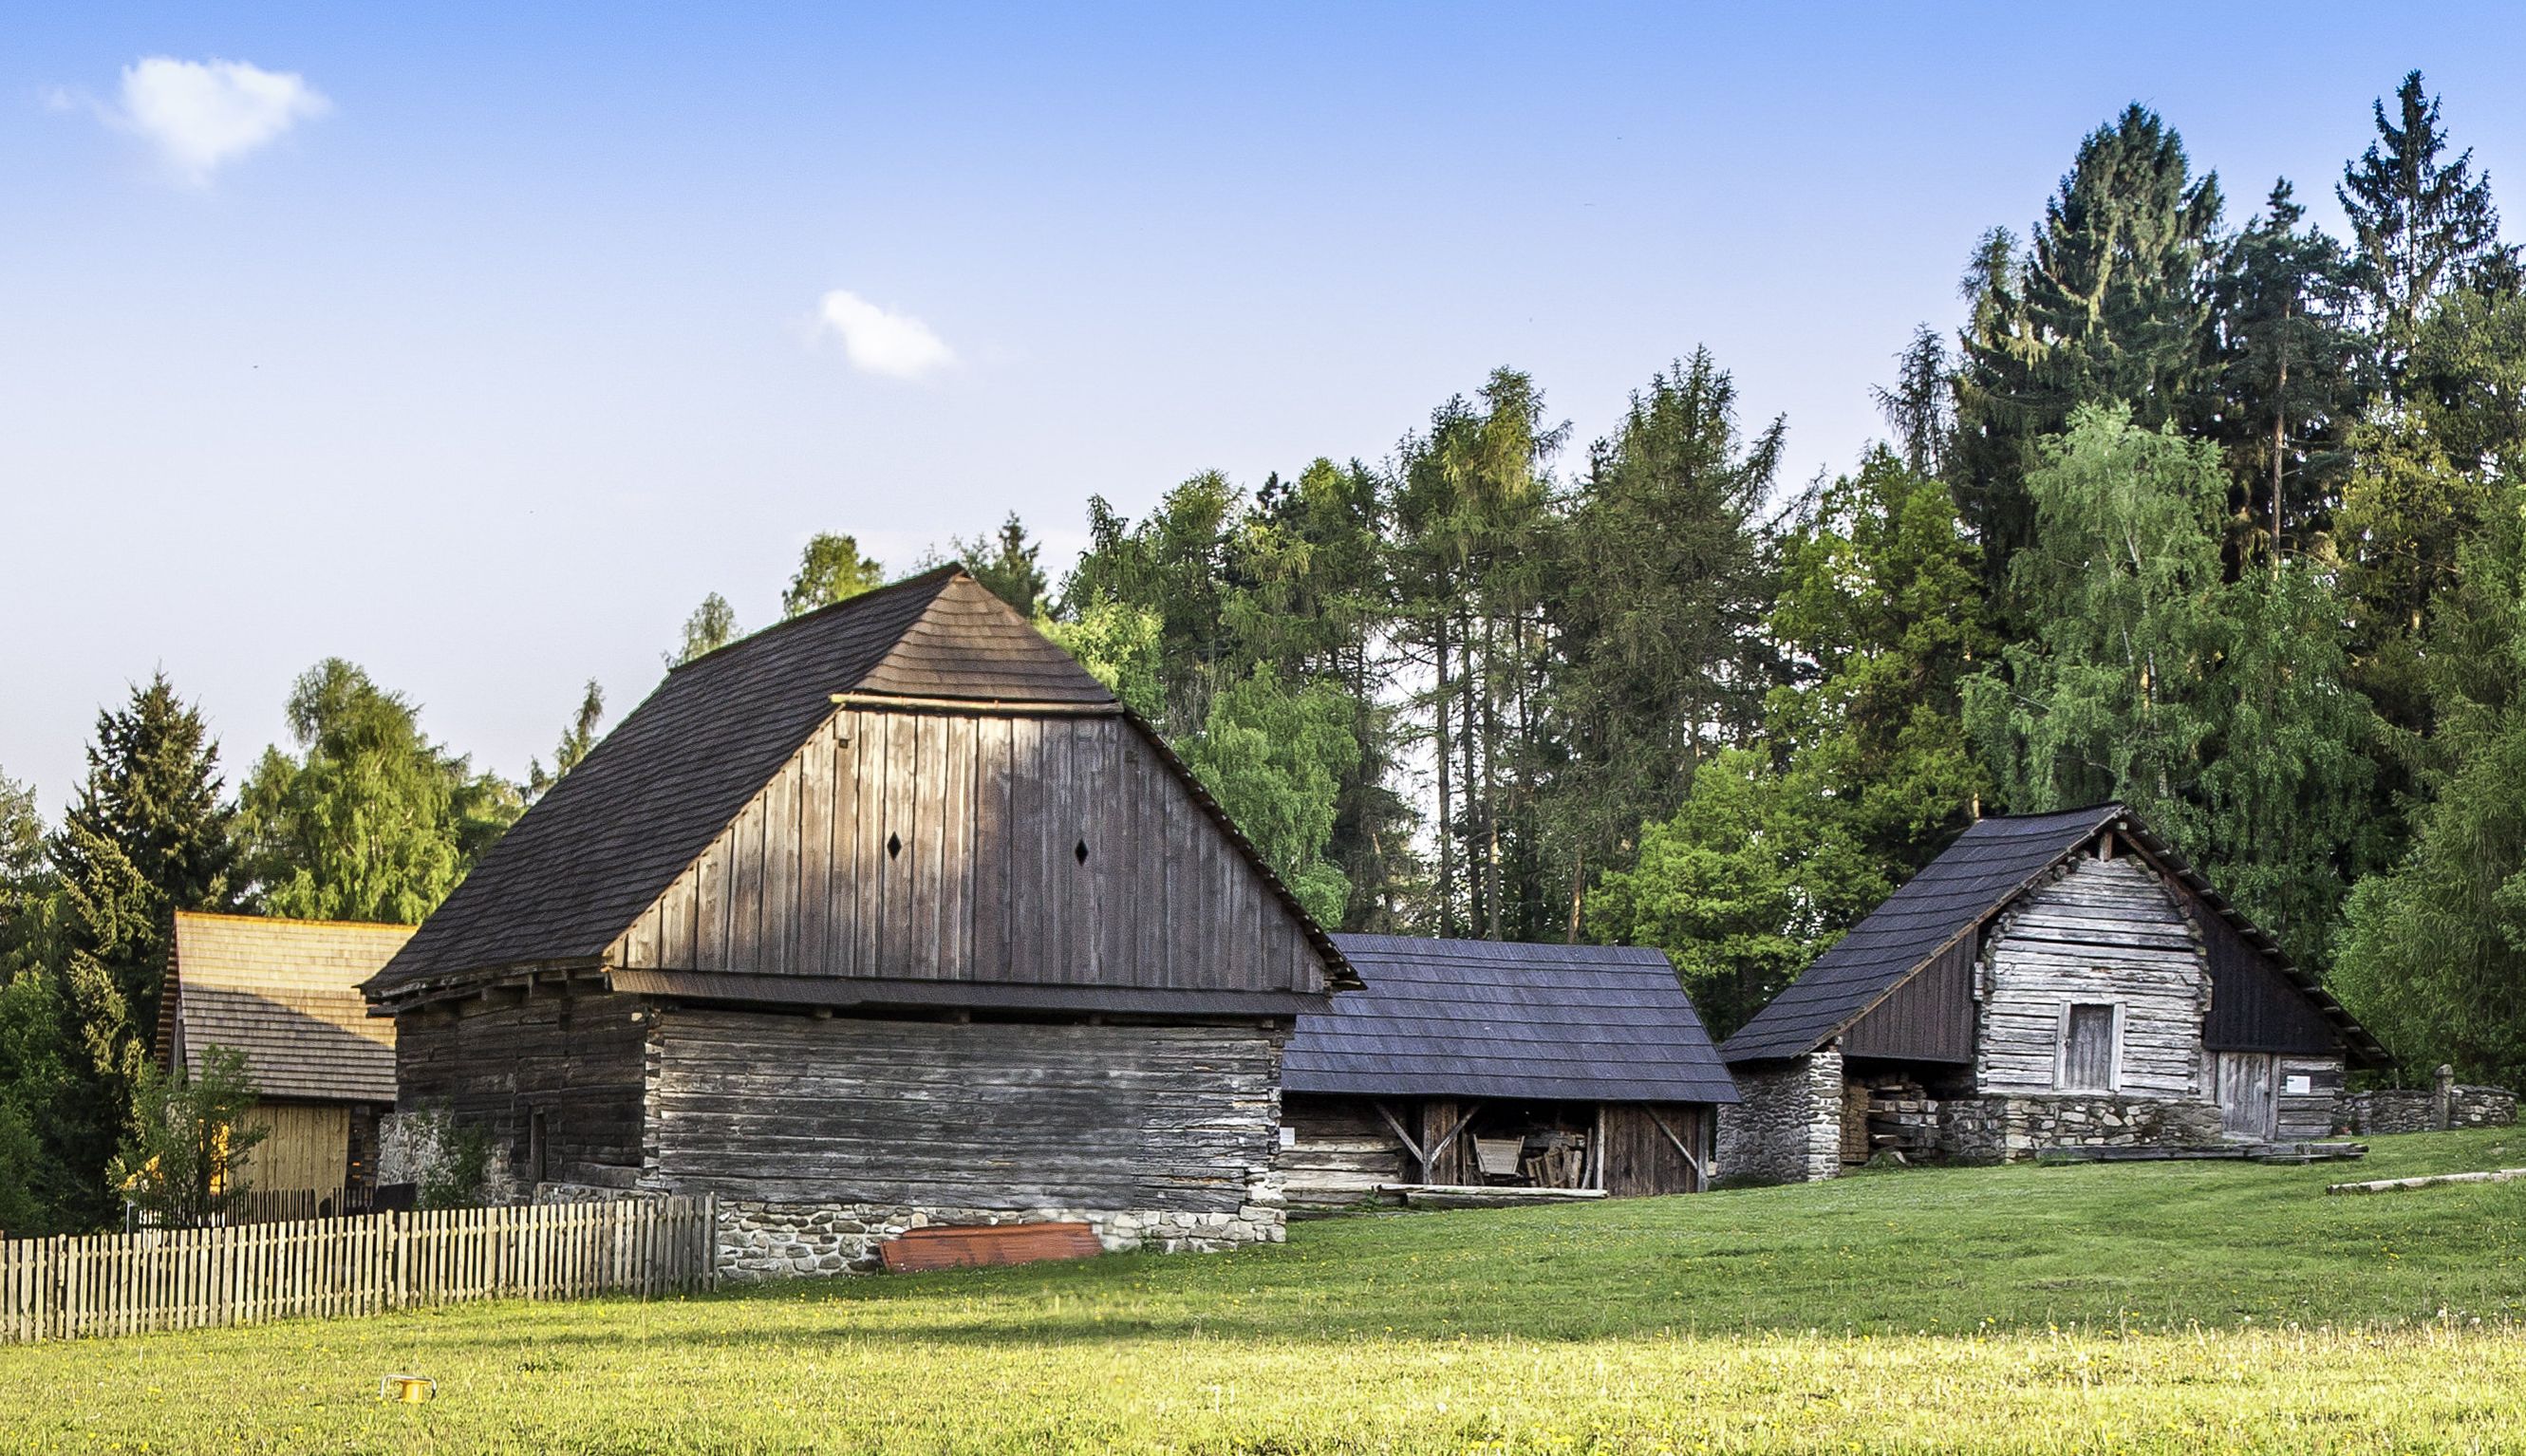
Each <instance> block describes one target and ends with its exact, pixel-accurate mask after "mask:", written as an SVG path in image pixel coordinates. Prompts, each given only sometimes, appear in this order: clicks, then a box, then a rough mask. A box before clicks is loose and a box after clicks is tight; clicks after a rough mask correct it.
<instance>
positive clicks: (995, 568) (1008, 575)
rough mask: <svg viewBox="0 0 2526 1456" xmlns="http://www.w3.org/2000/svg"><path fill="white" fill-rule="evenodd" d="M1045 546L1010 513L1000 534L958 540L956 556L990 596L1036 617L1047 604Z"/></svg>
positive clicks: (1001, 526) (1013, 513) (1001, 524)
mask: <svg viewBox="0 0 2526 1456" xmlns="http://www.w3.org/2000/svg"><path fill="white" fill-rule="evenodd" d="M1042 554H1043V545H1042V543H1041V542H1038V541H1036V540H1034V539H1032V538H1030V537H1029V536H1028V535H1027V528H1026V523H1025V522H1023V521H1020V520H1019V519H1018V513H1017V512H1015V511H1011V512H1010V513H1009V519H1008V520H1006V521H1003V522H1001V523H1000V529H999V533H998V534H997V535H994V536H990V537H988V538H986V539H978V540H971V541H966V540H959V541H957V542H956V555H957V556H958V558H960V559H961V560H962V561H963V562H964V563H965V570H967V571H969V572H972V573H973V574H974V579H975V580H977V581H980V582H982V583H983V584H984V585H985V586H987V587H989V588H990V590H991V594H992V595H994V596H997V597H998V598H999V599H1000V600H1001V601H1004V602H1006V603H1008V604H1009V605H1010V606H1012V607H1015V608H1017V609H1018V611H1019V612H1020V613H1022V614H1024V615H1025V616H1028V617H1033V616H1035V615H1036V612H1037V611H1038V610H1039V609H1040V608H1041V607H1042V606H1043V604H1044V596H1043V593H1044V584H1045V583H1044V577H1043V565H1042V563H1041V562H1040V561H1039V560H1037V558H1038V557H1040V556H1041V555H1042Z"/></svg>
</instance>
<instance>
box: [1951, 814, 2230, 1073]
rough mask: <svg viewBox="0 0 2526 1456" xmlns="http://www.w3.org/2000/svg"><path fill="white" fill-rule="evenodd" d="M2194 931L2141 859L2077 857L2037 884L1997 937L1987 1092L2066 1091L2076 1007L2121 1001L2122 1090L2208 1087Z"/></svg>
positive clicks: (1985, 1056) (1989, 992) (1984, 1054)
mask: <svg viewBox="0 0 2526 1456" xmlns="http://www.w3.org/2000/svg"><path fill="white" fill-rule="evenodd" d="M2099 927H2102V928H2103V929H2100V928H2099ZM2191 934H2192V932H2191V929H2190V926H2189V924H2188V923H2187V922H2186V920H2185V918H2184V917H2183V915H2182V914H2181V913H2180V912H2179V911H2178V910H2177V907H2176V904H2175V902H2174V900H2173V899H2171V898H2170V897H2169V895H2168V894H2167V892H2166V890H2165V888H2164V886H2163V884H2162V882H2161V881H2160V880H2159V879H2157V877H2156V876H2155V875H2154V874H2153V873H2151V872H2150V871H2149V870H2148V869H2147V866H2146V865H2144V864H2143V863H2142V862H2140V861H2138V860H2136V859H2121V860H2093V859H2076V860H2073V861H2071V862H2070V864H2069V866H2068V868H2067V870H2066V871H2065V873H2064V874H2063V875H2062V876H2061V877H2060V878H2059V879H2055V880H2053V881H2051V882H2050V883H2048V884H2046V885H2043V886H2039V887H2038V888H2036V889H2035V890H2033V891H2030V892H2029V893H2028V895H2027V896H2026V897H2025V899H2023V900H2022V901H2020V902H2019V906H2018V907H2017V908H2015V909H2013V910H2012V911H2011V912H2010V913H2009V914H2007V915H2004V916H2003V917H2001V919H2000V921H1999V922H1998V924H1997V925H1996V926H1995V927H1994V929H1993V930H1992V931H1991V933H1990V934H1989V936H1988V937H1987V938H1986V941H1985V946H1984V952H1983V979H1984V987H1985V993H1984V1005H1983V1012H1982V1032H1981V1048H1980V1052H1981V1054H1980V1058H1979V1065H1978V1066H1977V1069H1976V1076H1977V1081H1978V1083H1979V1085H1980V1088H1981V1090H1983V1091H1986V1092H2051V1091H2056V1090H2062V1089H2064V1081H2063V1068H2062V1061H2061V1057H2062V1042H2061V1037H2062V1029H2063V1025H2064V1013H2065V1009H2066V1008H2067V1007H2069V1006H2072V1005H2113V1006H2119V1007H2121V1008H2122V1017H2121V1037H2120V1045H2119V1048H2118V1057H2117V1060H2116V1065H2115V1068H2114V1079H2113V1086H2112V1090H2113V1091H2116V1092H2119V1093H2121V1094H2123V1095H2126V1096H2152V1097H2196V1096H2202V1095H2205V1093H2206V1089H2204V1088H2203V1087H2202V1086H2201V1084H2200V1083H2201V1065H2200V1055H2199V1048H2200V1035H2201V1019H2202V1012H2203V1007H2204V1005H2205V1004H2206V998H2207V984H2208V982H2207V979H2206V977H2205V975H2204V972H2203V969H2202V963H2201V958H2200V953H2199V951H2198V947H2196V946H2195V945H2194V942H2193V940H2192V938H2191Z"/></svg>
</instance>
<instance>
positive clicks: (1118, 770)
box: [369, 567, 1354, 1276]
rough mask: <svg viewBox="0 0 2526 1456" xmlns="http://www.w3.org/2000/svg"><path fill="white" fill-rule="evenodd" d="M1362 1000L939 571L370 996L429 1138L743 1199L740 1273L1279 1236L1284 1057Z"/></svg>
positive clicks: (1061, 670) (1169, 764)
mask: <svg viewBox="0 0 2526 1456" xmlns="http://www.w3.org/2000/svg"><path fill="white" fill-rule="evenodd" d="M1352 983H1354V981H1353V979H1352V977H1351V973H1350V971H1349V969H1348V967H1347V965H1346V964H1345V963H1344V961H1343V959H1342V956H1341V954H1340V952H1339V950H1337V949H1336V948H1335V946H1334V944H1333V942H1332V941H1331V940H1329V939H1328V938H1327V937H1326V936H1325V934H1324V933H1323V931H1321V930H1320V929H1318V928H1317V927H1316V926H1315V925H1314V924H1313V923H1312V922H1311V921H1309V920H1308V918H1307V916H1306V914H1305V912H1304V911H1303V910H1302V909H1301V908H1300V907H1299V906H1298V904H1297V902H1296V901H1295V900H1294V899H1292V898H1291V897H1290V895H1289V894H1288V891H1287V889H1286V888H1285V887H1284V886H1283V885H1282V884H1281V883H1280V881H1279V880H1278V879H1276V878H1274V876H1273V875H1272V873H1271V871H1270V870H1269V869H1268V868H1267V867H1266V866H1265V865H1264V864H1263V863H1262V861H1261V860H1260V859H1259V858H1258V857H1257V856H1256V855H1255V853H1254V851H1253V849H1252V847H1251V846H1250V845H1249V844H1248V843H1247V842H1246V841H1245V839H1244V838H1243V837H1242V836H1241V835H1240V834H1239V833H1238V831H1237V829H1236V828H1235V826H1234V825H1232V824H1231V823H1230V822H1229V821H1228V819H1227V817H1226V816H1225V815H1224V814H1222V813H1221V812H1220V810H1219V807H1218V806H1217V805H1216V804H1215V803H1214V802H1212V800H1211V799H1210V796H1209V795H1208V794H1207V793H1206V792H1204V791H1203V789H1202V788H1201V786H1200V784H1199V782H1198V781H1197V780H1195V779H1194V778H1192V776H1191V775H1190V774H1189V773H1188V772H1187V770H1186V768H1185V766H1184V765H1183V764H1182V763H1181V762H1180V761H1178V759H1177V758H1176V757H1175V755H1174V754H1173V753H1171V752H1169V751H1168V749H1167V747H1166V745H1165V744H1164V743H1163V742H1161V741H1160V740H1159V739H1158V737H1157V736H1156V734H1155V733H1153V732H1152V731H1151V730H1150V729H1149V728H1148V727H1147V726H1146V725H1145V724H1143V723H1142V722H1140V721H1139V719H1138V718H1137V717H1136V716H1134V715H1133V714H1132V713H1131V712H1130V711H1129V710H1127V709H1126V708H1125V706H1124V705H1123V704H1122V703H1121V702H1120V701H1119V700H1117V699H1116V698H1115V696H1114V695H1113V694H1112V693H1111V692H1108V691H1107V690H1106V689H1105V687H1104V686H1103V684H1101V683H1099V682H1098V681H1097V680H1096V679H1095V678H1093V677H1091V676H1089V675H1088V674H1087V673H1086V671H1085V670H1084V669H1082V668H1081V667H1080V666H1079V664H1078V663H1077V662H1076V661H1074V660H1073V659H1072V658H1071V657H1070V656H1069V654H1067V653H1065V652H1063V651H1062V650H1061V649H1060V648H1059V647H1057V646H1055V645H1054V644H1053V643H1051V642H1050V641H1048V640H1046V639H1045V638H1044V637H1043V636H1042V635H1041V634H1040V633H1038V632H1037V631H1036V629H1035V628H1034V627H1033V626H1032V625H1030V624H1029V623H1028V622H1027V621H1026V619H1024V618H1022V617H1020V616H1019V615H1018V614H1017V613H1015V612H1014V611H1012V610H1011V609H1010V608H1009V607H1008V606H1007V605H1006V604H1004V603H1002V602H1001V601H1000V600H999V599H998V598H997V597H995V596H993V595H992V594H991V593H990V592H989V591H988V590H986V589H985V588H984V587H983V586H982V585H981V584H980V583H979V582H977V581H976V580H975V579H974V578H973V577H971V576H969V575H967V574H966V573H965V572H964V571H963V570H961V569H959V568H953V567H950V568H944V569H941V570H939V571H935V572H932V573H929V574H926V575H924V576H921V577H914V578H912V579H910V580H908V581H904V582H900V583H897V584H896V585H893V586H889V587H886V588H884V589H882V590H879V591H873V592H870V593H868V594H866V595H863V596H860V597H856V598H854V599H852V600H850V601H847V602H844V603H840V604H838V605H835V606H832V607H828V608H825V609H823V610H821V611H817V612H812V613H808V614H806V615H805V616H802V617H799V618H797V619H795V620H793V621H790V622H787V623H784V624H783V625H782V626H779V627H776V628H771V629H769V630H767V631H763V632H759V633H757V634H755V635H753V636H751V637H747V638H745V639H743V640H741V641H738V642H735V643H732V644H731V645H729V646H727V647H724V648H721V649H720V650H719V651H717V652H714V653H711V654H709V655H708V656H705V657H703V658H701V659H699V660H697V661H695V662H692V663H689V664H686V665H685V666H683V667H681V668H678V669H676V670H675V671H674V672H673V673H671V674H670V675H669V676H668V678H667V679H666V681H665V682H664V683H662V684H661V685H660V686H659V687H658V689H657V690H656V691H655V692H653V693H652V694H651V695H650V696H649V698H648V699H647V700H646V701H645V702H643V703H642V704H641V705H640V706H639V707H638V708H637V709H635V710H634V711H633V712H632V713H631V716H630V717H628V718H626V719H625V720H624V721H623V723H622V724H621V725H620V726H618V727H617V728H615V729H614V730H613V732H611V733H610V734H608V735H607V736H606V737H605V739H604V740H603V741H602V742H600V743H599V744H597V746H596V747H595V749H594V750H593V751H592V752H590V753H589V754H588V756H587V758H586V759H585V760H584V761H583V762H581V764H580V765H579V766H578V767H577V768H575V769H574V770H572V771H571V773H570V775H569V777H567V778H564V779H562V781H561V782H560V783H559V784H558V785H557V786H556V787H554V789H553V790H552V791H551V792H550V793H548V794H546V795H545V796H544V798H543V799H542V800H540V801H539V802H538V803H536V804H535V805H534V807H533V808H531V809H530V810H529V811H528V812H527V814H526V816H525V818H523V819H522V820H520V821H519V822H518V824H517V825H516V827H514V828H511V829H510V830H509V832H508V834H507V836H506V837H504V838H503V839H502V840H501V841H500V842H499V843H498V844H497V845H496V846H495V847H494V848H493V849H492V850H491V851H490V852H489V853H488V854H487V855H486V856H485V857H484V858H483V861H482V863H481V864H480V867H478V868H477V869H476V870H475V871H474V873H473V875H472V876H471V877H470V878H469V879H467V880H466V881H465V882H464V884H462V885H461V886H459V887H458V889H457V890H456V892H455V893H454V894H453V895H451V896H449V897H448V900H447V903H446V904H445V905H444V906H442V907H441V908H440V909H439V911H438V912H437V913H436V914H435V915H433V916H431V917H430V918H429V921H428V923H426V924H425V925H424V926H423V927H422V928H421V931H420V933H419V934H417V935H415V936H414V937H413V939H412V942H411V943H410V944H409V945H407V946H406V947H405V948H404V950H403V952H402V953H401V954H400V955H398V956H397V957H396V958H395V960H394V961H393V963H392V964H390V965H388V966H387V967H386V968H385V970H384V971H383V972H382V973H380V974H379V976H378V977H377V978H376V979H374V980H373V981H372V982H371V983H370V986H369V991H370V995H371V996H372V997H373V999H374V1001H375V1003H376V1006H377V1009H378V1011H379V1013H380V1014H384V1015H390V1016H392V1017H393V1018H394V1020H395V1023H396V1025H397V1028H398V1033H399V1034H398V1037H397V1047H398V1057H399V1069H400V1079H401V1087H402V1105H403V1106H404V1107H405V1108H406V1109H408V1110H409V1109H418V1108H425V1107H443V1108H445V1109H447V1110H449V1111H450V1112H452V1113H453V1114H454V1115H455V1116H456V1117H457V1118H458V1119H459V1120H460V1121H463V1122H470V1123H473V1124H475V1125H477V1126H479V1127H481V1128H483V1129H485V1130H487V1131H488V1132H489V1133H490V1135H491V1137H492V1139H493V1141H494V1143H495V1145H496V1146H497V1147H498V1148H499V1149H500V1150H501V1151H502V1152H503V1153H504V1154H505V1156H506V1159H507V1162H508V1165H509V1167H510V1168H511V1169H512V1170H513V1172H514V1173H515V1174H516V1176H517V1177H518V1179H519V1180H520V1181H521V1182H523V1183H525V1184H528V1185H530V1186H536V1187H540V1188H542V1189H543V1190H544V1191H545V1192H546V1193H547V1194H583V1193H586V1192H589V1191H596V1190H602V1191H610V1192H631V1193H705V1192H707V1193H715V1194H717V1195H719V1197H720V1199H721V1206H722V1208H723V1210H724V1216H723V1219H722V1229H721V1237H722V1240H723V1262H724V1267H726V1268H727V1269H728V1270H729V1271H730V1272H732V1273H733V1274H737V1275H740V1276H743V1275H769V1274H780V1273H792V1272H797V1273H808V1272H830V1271H834V1270H838V1269H842V1268H870V1267H874V1266H875V1265H876V1263H877V1262H878V1259H877V1255H876V1253H875V1245H876V1244H877V1243H878V1242H879V1241H881V1240H882V1239H884V1238H885V1237H887V1236H889V1235H890V1234H892V1233H896V1232H900V1231H901V1230H904V1229H906V1228H909V1227H912V1226H914V1225H918V1224H929V1225H939V1224H995V1223H1009V1222H1024V1221H1056V1220H1057V1221H1075V1222H1084V1223H1087V1224H1089V1225H1091V1226H1092V1227H1093V1228H1094V1229H1095V1230H1097V1232H1098V1233H1099V1235H1100V1236H1101V1237H1103V1238H1104V1239H1105V1241H1106V1243H1107V1244H1108V1246H1110V1247H1117V1248H1120V1247H1140V1246H1157V1247H1167V1248H1177V1247H1220V1246H1225V1245H1229V1244H1235V1243H1239V1242H1252V1241H1255V1240H1262V1239H1271V1238H1277V1237H1278V1236H1279V1234H1280V1230H1281V1213H1280V1208H1279V1205H1278V1203H1277V1201H1276V1200H1275V1199H1274V1198H1272V1196H1271V1185H1270V1181H1269V1175H1270V1165H1271V1157H1272V1147H1273V1137H1274V1131H1275V1129H1276V1127H1277V1122H1278V1119H1277V1113H1278V1109H1279V1095H1280V1060H1281V1049H1282V1046H1283V1044H1284V1043H1285V1042H1286V1040H1287V1039H1288V1034H1289V1031H1290V1029H1291V1026H1292V1024H1293V1022H1294V1020H1295V1018H1296V1017H1297V1016H1298V1015H1299V1014H1301V1013H1302V1012H1306V1011H1312V1010H1317V1009H1320V1008H1322V1007H1323V1006H1324V1005H1325V997H1326V993H1327V992H1328V990H1329V989H1331V988H1334V987H1338V986H1342V985H1347V984H1352Z"/></svg>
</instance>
